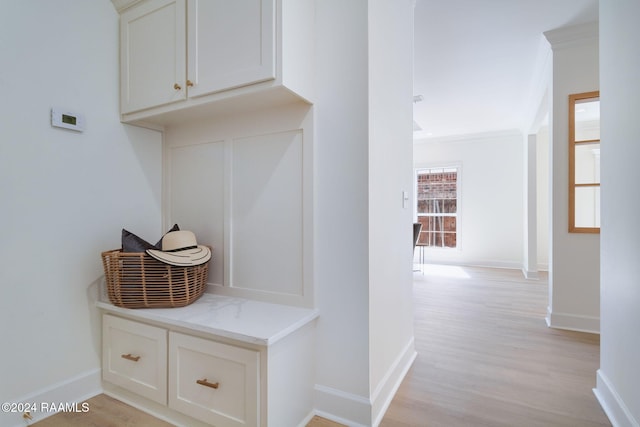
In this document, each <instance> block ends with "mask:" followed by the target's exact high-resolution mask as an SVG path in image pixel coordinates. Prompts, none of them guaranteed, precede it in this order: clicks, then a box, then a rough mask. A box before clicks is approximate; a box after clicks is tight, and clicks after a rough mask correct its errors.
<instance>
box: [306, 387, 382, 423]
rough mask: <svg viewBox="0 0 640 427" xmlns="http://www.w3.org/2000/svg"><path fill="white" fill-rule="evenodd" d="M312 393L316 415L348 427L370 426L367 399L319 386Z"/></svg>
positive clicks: (368, 402) (369, 408) (369, 405)
mask: <svg viewBox="0 0 640 427" xmlns="http://www.w3.org/2000/svg"><path fill="white" fill-rule="evenodd" d="M314 392H315V399H314V400H315V407H316V410H315V413H316V415H319V416H321V417H323V418H326V419H328V420H331V421H335V422H337V423H340V424H344V425H348V426H350V427H366V426H370V425H371V402H370V401H369V399H367V398H365V397H362V396H359V395H356V394H351V393H346V392H344V391H342V390H337V389H334V388H331V387H327V386H323V385H319V384H316V386H315V389H314Z"/></svg>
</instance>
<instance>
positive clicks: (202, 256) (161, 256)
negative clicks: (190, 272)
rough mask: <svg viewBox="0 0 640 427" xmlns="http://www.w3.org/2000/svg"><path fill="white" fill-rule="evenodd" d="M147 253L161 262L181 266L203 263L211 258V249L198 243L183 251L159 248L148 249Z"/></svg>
mask: <svg viewBox="0 0 640 427" xmlns="http://www.w3.org/2000/svg"><path fill="white" fill-rule="evenodd" d="M147 253H148V254H149V255H150V256H152V257H153V258H155V259H157V260H158V261H160V262H164V263H165V264H169V265H175V266H179V267H189V266H194V265H201V264H204V263H206V262H207V261H209V260H210V259H211V249H209V248H208V247H207V246H203V245H198V246H197V247H195V248H191V249H184V250H181V251H173V252H164V251H160V250H157V249H147Z"/></svg>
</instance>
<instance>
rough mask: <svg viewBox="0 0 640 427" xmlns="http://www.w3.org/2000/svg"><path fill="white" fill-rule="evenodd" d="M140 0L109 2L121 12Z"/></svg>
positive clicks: (113, 0) (112, 0)
mask: <svg viewBox="0 0 640 427" xmlns="http://www.w3.org/2000/svg"><path fill="white" fill-rule="evenodd" d="M141 1H142V0H111V3H113V7H115V8H116V10H117V11H118V13H122V11H124V10H125V9H128V8H130V7H131V6H133V5H134V4H137V3H140V2H141Z"/></svg>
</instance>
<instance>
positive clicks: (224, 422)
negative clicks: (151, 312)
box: [169, 332, 260, 427]
mask: <svg viewBox="0 0 640 427" xmlns="http://www.w3.org/2000/svg"><path fill="white" fill-rule="evenodd" d="M259 363H260V353H259V352H258V351H255V350H248V349H244V348H239V347H235V346H231V345H226V344H222V343H218V342H214V341H209V340H205V339H202V338H196V337H192V336H189V335H184V334H181V333H177V332H170V333H169V407H171V408H173V409H176V410H178V411H180V412H182V413H184V414H187V415H189V416H191V417H193V418H196V419H198V420H200V421H203V422H205V423H207V424H211V425H215V426H221V427H222V426H232V427H240V426H244V427H248V426H257V425H259V418H258V414H259V398H258V393H259Z"/></svg>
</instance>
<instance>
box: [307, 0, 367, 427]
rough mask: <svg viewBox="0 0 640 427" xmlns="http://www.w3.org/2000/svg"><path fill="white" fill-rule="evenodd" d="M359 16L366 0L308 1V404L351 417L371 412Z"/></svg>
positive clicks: (363, 42) (363, 26)
mask: <svg viewBox="0 0 640 427" xmlns="http://www.w3.org/2000/svg"><path fill="white" fill-rule="evenodd" d="M367 16H368V11H367V1H366V0H360V1H348V2H345V1H343V0H322V1H319V2H317V4H316V29H317V40H316V64H317V68H316V76H317V80H316V82H317V86H316V94H317V95H316V106H315V113H316V115H315V129H316V132H315V133H316V158H315V182H316V191H315V212H314V217H315V226H316V232H315V262H314V267H315V279H314V283H315V288H316V306H317V307H318V309H319V310H320V313H321V314H320V318H319V319H318V327H317V333H318V342H317V347H318V349H319V352H318V358H317V360H318V366H317V382H318V386H317V388H316V391H317V396H316V405H317V406H316V407H317V408H318V409H319V410H321V411H327V412H331V413H333V414H334V415H338V416H342V417H344V418H349V419H352V420H353V419H367V418H369V419H370V417H371V415H370V414H371V407H370V404H369V399H368V396H369V334H368V330H369V304H368V301H369V271H368V269H369V264H368V258H369V237H368V233H369V223H368V217H369V209H368V208H369V185H368V177H369V170H368V162H367V160H366V159H367V158H368V138H369V135H368V102H367V90H368V83H367V81H368V68H367V63H368V59H367V38H368V34H367ZM345 400H347V401H348V402H349V403H350V404H349V403H347V404H344V401H345Z"/></svg>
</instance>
